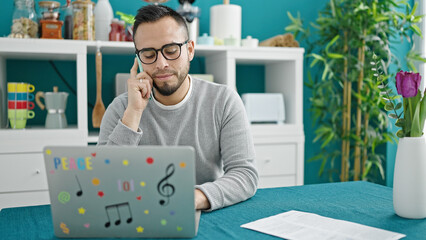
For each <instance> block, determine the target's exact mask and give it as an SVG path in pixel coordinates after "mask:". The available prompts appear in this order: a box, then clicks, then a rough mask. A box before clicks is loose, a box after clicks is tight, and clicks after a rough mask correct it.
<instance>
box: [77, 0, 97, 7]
mask: <svg viewBox="0 0 426 240" xmlns="http://www.w3.org/2000/svg"><path fill="white" fill-rule="evenodd" d="M71 4H72V5H73V6H74V5H76V6H80V5H89V4H91V5H92V6H95V3H94V2H92V1H90V0H77V1H74V2H71Z"/></svg>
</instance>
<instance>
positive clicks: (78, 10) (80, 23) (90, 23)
mask: <svg viewBox="0 0 426 240" xmlns="http://www.w3.org/2000/svg"><path fill="white" fill-rule="evenodd" d="M94 5H95V3H94V2H92V1H90V0H89V1H87V0H84V1H83V0H77V1H74V2H72V9H73V17H72V18H73V34H72V36H73V39H75V40H95V15H94V13H93V11H94Z"/></svg>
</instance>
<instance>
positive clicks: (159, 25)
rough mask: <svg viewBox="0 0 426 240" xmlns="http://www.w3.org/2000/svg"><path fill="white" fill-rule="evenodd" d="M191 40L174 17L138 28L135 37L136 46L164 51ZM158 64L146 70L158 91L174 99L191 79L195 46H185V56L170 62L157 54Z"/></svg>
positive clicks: (190, 42) (145, 66) (144, 67)
mask: <svg viewBox="0 0 426 240" xmlns="http://www.w3.org/2000/svg"><path fill="white" fill-rule="evenodd" d="M186 40H187V35H186V32H185V29H184V28H183V27H181V26H179V25H178V23H177V22H176V21H175V20H174V19H173V18H171V17H164V18H162V19H160V20H158V21H156V22H153V23H143V24H140V25H139V26H138V29H137V31H136V34H135V38H134V41H135V46H136V48H137V49H138V50H140V49H142V48H155V49H160V48H161V47H162V46H164V45H166V44H170V43H183V42H185V41H186ZM157 55H158V56H157V61H155V62H154V63H152V64H144V63H142V66H143V70H144V71H145V72H147V73H148V75H150V76H151V78H152V80H153V85H154V88H155V89H156V90H157V91H158V92H159V93H160V94H161V95H163V96H170V95H172V94H173V93H174V92H175V91H176V90H178V89H179V87H180V86H181V85H182V83H183V81H184V80H185V78H186V77H187V75H188V71H189V63H190V61H191V60H192V59H193V57H194V42H192V41H189V42H188V43H187V44H185V45H182V47H181V55H180V57H179V58H178V59H176V60H167V59H165V58H164V56H163V55H162V54H161V51H158V52H157Z"/></svg>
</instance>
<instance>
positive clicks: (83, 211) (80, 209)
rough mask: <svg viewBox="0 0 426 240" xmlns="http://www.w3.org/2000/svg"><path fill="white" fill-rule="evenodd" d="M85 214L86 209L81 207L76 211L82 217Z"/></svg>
mask: <svg viewBox="0 0 426 240" xmlns="http://www.w3.org/2000/svg"><path fill="white" fill-rule="evenodd" d="M85 213H86V209H84V208H82V207H81V208H79V209H78V214H81V215H84V214H85Z"/></svg>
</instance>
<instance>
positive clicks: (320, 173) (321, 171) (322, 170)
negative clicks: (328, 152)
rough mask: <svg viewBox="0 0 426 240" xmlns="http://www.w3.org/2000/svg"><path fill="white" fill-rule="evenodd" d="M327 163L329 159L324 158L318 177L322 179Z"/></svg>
mask: <svg viewBox="0 0 426 240" xmlns="http://www.w3.org/2000/svg"><path fill="white" fill-rule="evenodd" d="M326 163H327V158H323V159H322V162H321V166H320V169H319V171H318V176H319V177H321V175H322V173H323V172H324V167H325V164H326Z"/></svg>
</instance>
